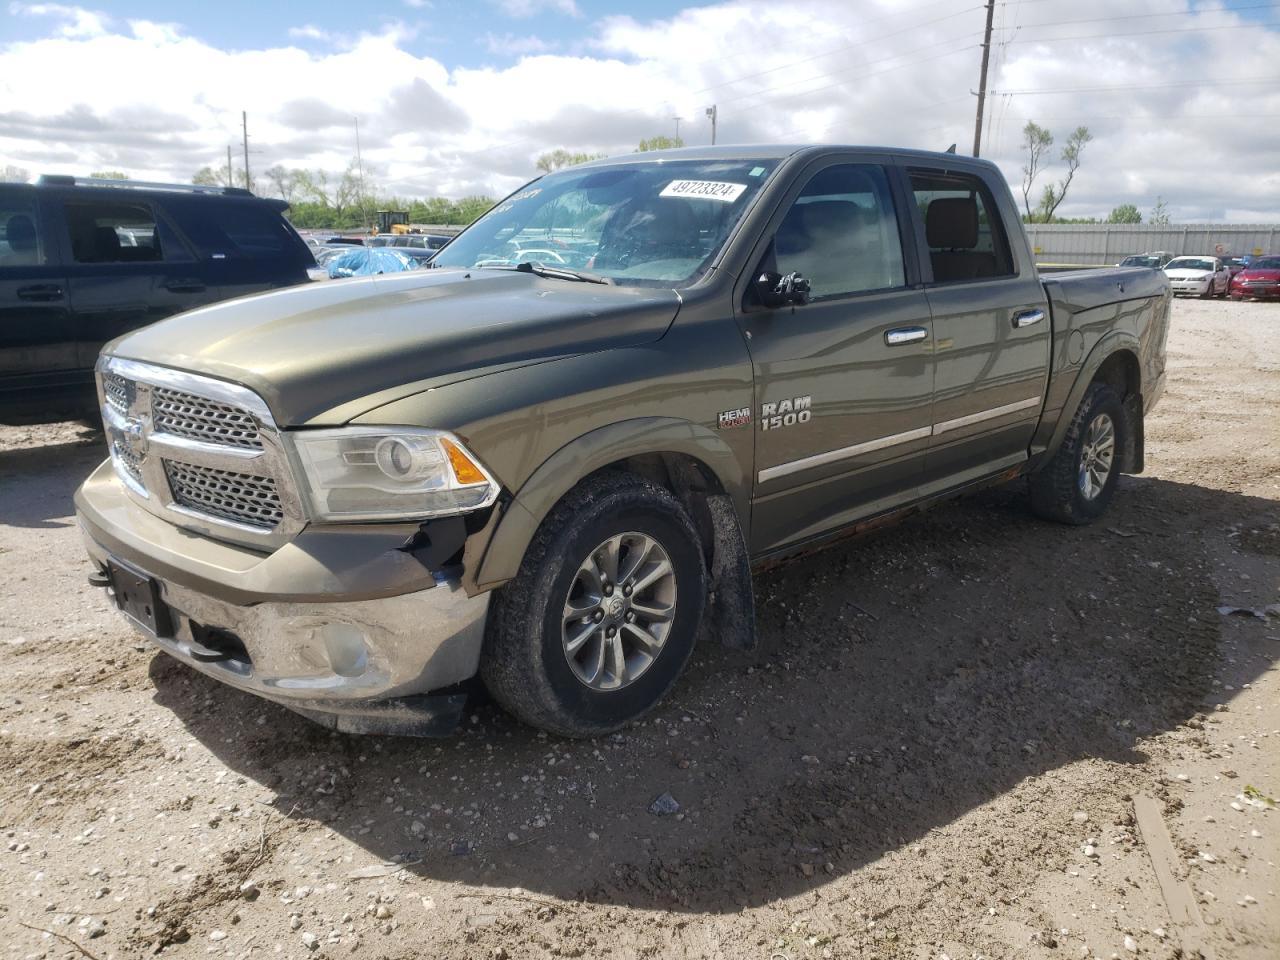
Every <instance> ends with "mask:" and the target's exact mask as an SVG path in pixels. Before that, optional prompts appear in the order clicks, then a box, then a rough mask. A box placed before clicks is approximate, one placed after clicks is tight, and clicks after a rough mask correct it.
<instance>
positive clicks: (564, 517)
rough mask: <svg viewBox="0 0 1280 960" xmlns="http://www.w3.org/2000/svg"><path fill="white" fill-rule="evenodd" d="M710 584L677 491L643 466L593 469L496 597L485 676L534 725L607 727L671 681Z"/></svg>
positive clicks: (637, 712) (579, 731)
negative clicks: (640, 473) (638, 470)
mask: <svg viewBox="0 0 1280 960" xmlns="http://www.w3.org/2000/svg"><path fill="white" fill-rule="evenodd" d="M706 589H707V588H706V574H705V568H704V563H703V557H702V548H701V544H700V542H699V540H698V535H697V532H696V531H695V530H694V527H693V523H692V522H691V521H690V519H689V516H688V514H687V513H686V512H685V510H684V508H683V507H682V506H681V505H680V502H679V501H678V500H676V498H675V497H673V496H672V495H671V493H670V492H668V491H667V490H665V489H663V488H662V487H659V486H657V485H656V484H653V483H650V482H649V481H647V480H644V479H643V478H641V477H637V476H634V475H632V474H626V473H610V474H600V475H598V476H596V477H592V478H590V479H588V480H587V481H586V482H585V483H584V484H583V485H582V486H580V487H578V488H577V489H576V490H574V491H573V492H572V493H570V494H569V495H568V496H566V497H565V499H564V500H562V501H561V502H560V503H559V504H558V505H557V506H556V508H555V509H554V510H553V511H552V512H551V514H550V515H549V516H548V517H547V519H546V520H545V521H543V524H542V526H541V527H540V528H539V530H538V533H537V535H536V536H535V537H534V540H533V542H532V543H531V544H530V546H529V549H528V551H527V552H526V554H525V558H524V561H523V563H522V564H521V567H520V572H519V573H518V574H517V576H516V578H515V579H514V580H513V581H511V583H509V584H507V585H506V586H505V587H503V588H502V590H501V591H499V593H498V594H497V595H496V596H495V597H494V600H493V606H492V607H491V611H490V620H489V627H488V634H487V636H486V640H485V649H484V653H483V655H482V658H481V663H480V675H481V677H482V678H483V679H484V682H485V685H486V686H487V687H488V688H489V691H490V692H491V693H492V694H493V696H494V699H496V700H497V701H498V702H499V703H500V704H502V706H504V707H505V708H506V709H507V710H508V711H509V712H511V713H512V714H514V715H515V716H517V717H519V718H520V719H521V720H523V721H525V722H526V723H529V724H531V725H533V726H536V727H541V728H542V729H544V730H547V731H549V732H551V733H556V734H560V735H562V736H567V737H591V736H598V735H600V734H603V733H608V732H609V731H611V730H615V729H617V728H618V727H620V726H622V725H623V724H625V723H627V722H628V721H631V720H634V719H636V718H637V717H639V716H641V715H642V714H644V713H645V712H647V711H648V710H649V709H651V708H652V707H653V706H654V705H655V704H656V703H658V701H659V700H661V699H662V697H663V696H664V695H665V694H666V692H667V691H668V690H669V689H670V688H671V686H672V684H673V683H674V682H675V680H676V677H677V676H679V674H680V671H681V670H682V669H683V667H684V665H685V663H686V662H687V661H688V659H689V654H690V653H691V652H692V650H693V644H694V638H695V636H696V634H697V629H698V622H699V620H700V619H701V617H702V608H703V604H704V602H705V599H706Z"/></svg>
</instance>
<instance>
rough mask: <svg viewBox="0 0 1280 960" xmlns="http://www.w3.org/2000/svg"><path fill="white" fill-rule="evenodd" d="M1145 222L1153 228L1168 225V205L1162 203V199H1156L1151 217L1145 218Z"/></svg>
mask: <svg viewBox="0 0 1280 960" xmlns="http://www.w3.org/2000/svg"><path fill="white" fill-rule="evenodd" d="M1147 222H1148V223H1150V224H1151V225H1152V226H1153V227H1167V226H1168V225H1169V205H1168V204H1167V203H1165V202H1164V197H1161V196H1157V197H1156V205H1155V206H1154V207H1152V208H1151V215H1150V216H1149V217H1147Z"/></svg>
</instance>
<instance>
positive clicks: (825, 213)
mask: <svg viewBox="0 0 1280 960" xmlns="http://www.w3.org/2000/svg"><path fill="white" fill-rule="evenodd" d="M774 259H775V262H776V263H777V268H778V272H779V273H781V274H784V275H785V274H789V273H798V274H800V275H801V276H802V277H805V278H806V279H807V280H808V281H809V292H810V296H811V297H812V298H813V299H815V300H818V299H822V298H823V297H839V296H846V295H848V294H853V293H863V292H865V291H868V290H885V289H889V288H892V287H901V286H903V285H905V283H906V275H905V272H904V268H903V261H902V240H901V238H900V235H899V233H898V218H897V215H896V214H895V212H894V206H893V196H892V194H891V193H890V191H889V181H888V178H887V177H886V176H885V172H884V169H883V168H881V167H879V166H876V165H874V164H846V165H842V166H836V167H827V168H826V169H825V170H820V171H819V172H818V173H816V174H814V175H813V177H812V178H811V179H810V180H809V182H808V183H807V184H806V185H805V187H804V190H803V191H802V192H801V193H800V196H799V197H797V198H796V200H795V202H794V203H793V204H792V205H791V209H790V210H788V211H787V213H786V215H785V216H784V217H783V219H782V223H781V224H780V225H779V227H778V232H777V234H776V235H775V237H774Z"/></svg>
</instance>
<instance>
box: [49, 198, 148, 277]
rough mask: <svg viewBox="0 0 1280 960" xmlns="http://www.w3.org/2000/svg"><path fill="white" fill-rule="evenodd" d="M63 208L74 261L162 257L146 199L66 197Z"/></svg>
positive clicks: (99, 261)
mask: <svg viewBox="0 0 1280 960" xmlns="http://www.w3.org/2000/svg"><path fill="white" fill-rule="evenodd" d="M64 209H65V211H66V217H67V230H68V231H69V232H70V234H71V257H72V259H73V260H74V261H75V262H76V263H146V262H151V261H155V260H163V259H164V256H163V253H162V251H161V249H160V243H161V241H160V238H159V237H158V236H157V234H156V219H155V215H154V214H153V213H152V212H151V208H150V207H149V206H148V205H147V204H145V203H119V202H110V201H106V202H103V201H96V202H95V201H92V200H68V201H67V202H66V203H65V205H64Z"/></svg>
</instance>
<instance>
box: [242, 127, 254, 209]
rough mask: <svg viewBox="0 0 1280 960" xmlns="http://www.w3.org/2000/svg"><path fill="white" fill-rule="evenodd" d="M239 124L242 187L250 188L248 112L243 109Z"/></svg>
mask: <svg viewBox="0 0 1280 960" xmlns="http://www.w3.org/2000/svg"><path fill="white" fill-rule="evenodd" d="M240 124H241V126H242V127H243V128H244V188H245V189H246V190H252V189H253V187H251V186H250V184H251V183H252V182H253V181H252V180H250V179H249V114H248V113H247V112H246V111H244V110H241V111H240Z"/></svg>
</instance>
